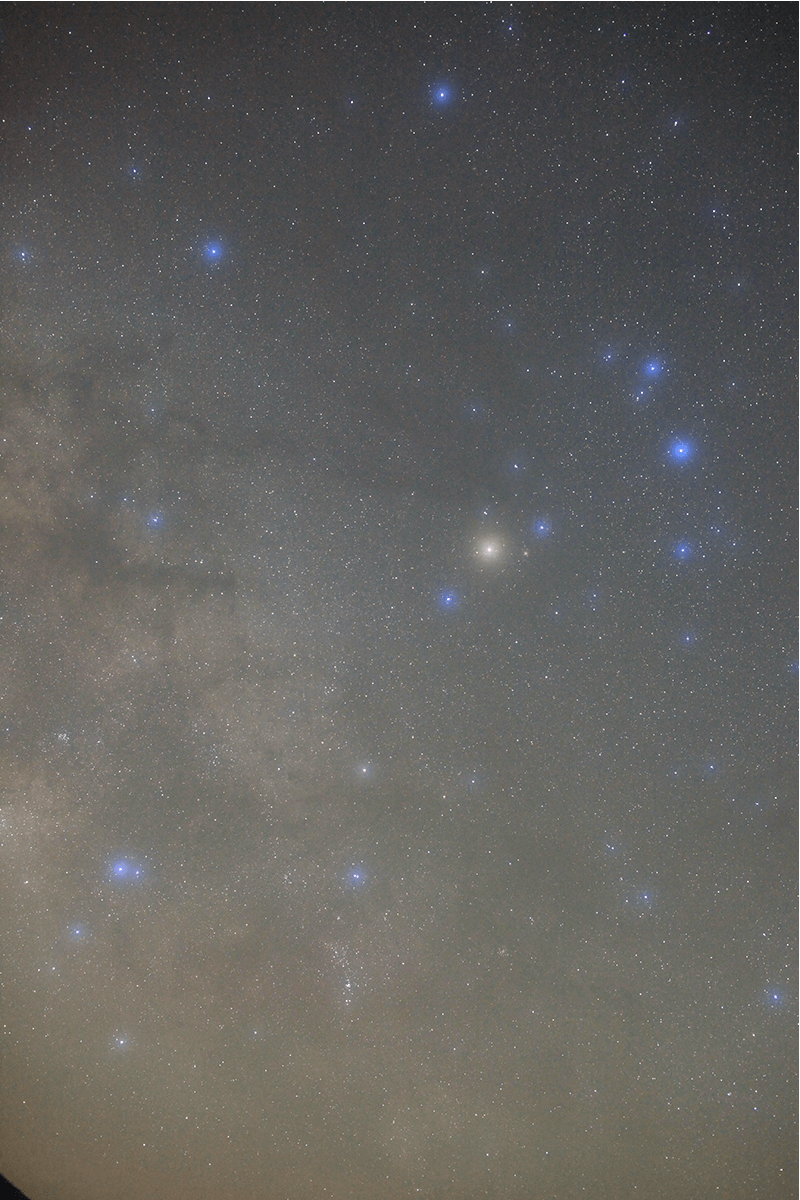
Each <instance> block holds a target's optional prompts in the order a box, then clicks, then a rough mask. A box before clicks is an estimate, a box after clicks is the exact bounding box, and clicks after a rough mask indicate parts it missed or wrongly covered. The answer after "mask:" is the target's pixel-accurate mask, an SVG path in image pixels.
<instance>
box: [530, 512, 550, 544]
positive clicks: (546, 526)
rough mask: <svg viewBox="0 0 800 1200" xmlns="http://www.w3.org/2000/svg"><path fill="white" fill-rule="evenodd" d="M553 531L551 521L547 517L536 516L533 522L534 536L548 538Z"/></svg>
mask: <svg viewBox="0 0 800 1200" xmlns="http://www.w3.org/2000/svg"><path fill="white" fill-rule="evenodd" d="M552 532H553V523H552V521H551V520H550V518H549V517H537V518H536V520H535V521H534V522H533V533H534V536H535V537H537V538H539V539H540V540H541V539H544V538H549V537H550V535H551V534H552Z"/></svg>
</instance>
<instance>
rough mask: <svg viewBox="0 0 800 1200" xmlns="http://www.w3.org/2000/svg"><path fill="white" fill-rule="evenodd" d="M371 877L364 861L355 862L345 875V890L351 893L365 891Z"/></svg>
mask: <svg viewBox="0 0 800 1200" xmlns="http://www.w3.org/2000/svg"><path fill="white" fill-rule="evenodd" d="M370 879H371V875H370V872H369V871H368V869H367V868H366V867H365V866H364V864H363V863H354V864H353V865H352V866H350V867H348V868H347V871H346V872H345V876H344V888H345V891H348V892H351V893H358V892H363V891H364V890H365V888H366V887H367V885H368V884H369V881H370Z"/></svg>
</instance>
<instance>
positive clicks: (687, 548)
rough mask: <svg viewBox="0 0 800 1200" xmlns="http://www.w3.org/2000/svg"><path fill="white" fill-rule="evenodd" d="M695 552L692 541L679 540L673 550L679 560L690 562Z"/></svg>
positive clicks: (674, 556) (673, 554) (674, 555)
mask: <svg viewBox="0 0 800 1200" xmlns="http://www.w3.org/2000/svg"><path fill="white" fill-rule="evenodd" d="M693 554H694V548H693V546H692V544H691V542H678V543H677V544H676V545H675V547H674V549H673V551H672V556H673V558H676V559H677V560H678V562H688V561H689V559H690V558H691V557H692V556H693Z"/></svg>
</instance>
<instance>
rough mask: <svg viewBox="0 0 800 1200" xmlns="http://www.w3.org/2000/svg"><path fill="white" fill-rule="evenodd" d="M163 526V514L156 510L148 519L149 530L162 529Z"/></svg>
mask: <svg viewBox="0 0 800 1200" xmlns="http://www.w3.org/2000/svg"><path fill="white" fill-rule="evenodd" d="M163 525H164V514H163V512H161V511H159V510H156V511H155V512H151V513H150V515H149V517H148V518H147V527H148V529H162V528H163Z"/></svg>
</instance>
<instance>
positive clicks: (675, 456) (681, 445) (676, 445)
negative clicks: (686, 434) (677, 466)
mask: <svg viewBox="0 0 800 1200" xmlns="http://www.w3.org/2000/svg"><path fill="white" fill-rule="evenodd" d="M667 456H668V458H669V459H670V461H671V462H675V463H685V462H689V460H690V459H691V458H692V457H693V456H694V446H693V445H692V443H691V442H690V441H689V440H688V438H674V439H673V441H671V442H670V444H669V447H668V449H667Z"/></svg>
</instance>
